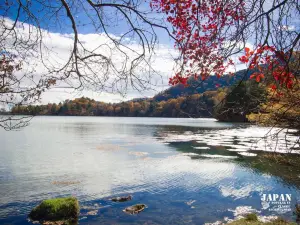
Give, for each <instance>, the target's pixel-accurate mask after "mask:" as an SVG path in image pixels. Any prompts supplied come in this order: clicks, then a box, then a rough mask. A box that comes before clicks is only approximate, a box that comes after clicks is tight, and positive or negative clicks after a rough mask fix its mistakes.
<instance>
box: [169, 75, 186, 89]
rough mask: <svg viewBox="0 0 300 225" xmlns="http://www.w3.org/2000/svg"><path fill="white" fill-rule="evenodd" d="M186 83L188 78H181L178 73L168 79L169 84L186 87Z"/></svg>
mask: <svg viewBox="0 0 300 225" xmlns="http://www.w3.org/2000/svg"><path fill="white" fill-rule="evenodd" d="M187 81H188V77H182V76H181V75H180V74H179V73H177V74H176V75H175V76H174V77H171V78H170V79H169V84H171V85H175V84H183V85H184V86H187Z"/></svg>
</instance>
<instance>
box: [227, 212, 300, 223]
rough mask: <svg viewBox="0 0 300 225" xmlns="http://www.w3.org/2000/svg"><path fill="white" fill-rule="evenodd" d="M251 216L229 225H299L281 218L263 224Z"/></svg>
mask: <svg viewBox="0 0 300 225" xmlns="http://www.w3.org/2000/svg"><path fill="white" fill-rule="evenodd" d="M249 215H251V216H250V217H248V216H249ZM249 215H247V216H246V218H243V219H239V220H236V221H233V222H231V223H228V225H297V224H296V223H292V222H288V221H286V220H283V219H281V218H278V219H276V220H273V221H271V222H266V223H263V222H260V221H258V219H257V216H256V215H255V214H249ZM253 215H255V216H253ZM249 219H250V220H249Z"/></svg>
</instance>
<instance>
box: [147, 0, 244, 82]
mask: <svg viewBox="0 0 300 225" xmlns="http://www.w3.org/2000/svg"><path fill="white" fill-rule="evenodd" d="M150 5H151V7H152V9H154V10H157V11H159V12H164V13H166V14H167V15H168V17H167V20H168V22H170V23H171V24H172V26H173V29H174V32H173V34H174V36H175V38H176V44H175V48H177V49H178V50H179V51H180V53H181V56H182V60H183V64H184V68H188V69H186V70H185V71H181V72H180V73H181V74H184V75H185V76H186V77H189V76H196V77H198V76H200V77H201V78H202V79H205V78H206V77H207V76H209V75H210V74H216V75H217V76H218V77H220V76H222V75H223V74H224V73H225V70H226V69H227V68H228V67H229V66H230V65H233V62H232V61H231V60H229V61H227V62H225V61H226V60H225V59H226V56H224V55H222V54H221V53H220V51H221V50H220V49H222V48H223V46H224V44H225V38H224V37H222V35H220V34H221V33H222V31H223V30H225V29H227V28H228V27H229V26H231V25H233V24H234V23H237V22H239V21H243V20H245V16H244V15H245V11H244V1H243V0H229V1H223V0H203V1H197V0H152V1H151V4H150ZM176 76H177V75H176ZM176 76H175V77H174V78H171V79H170V84H176V82H177V83H181V81H184V79H183V80H182V79H179V78H178V77H176Z"/></svg>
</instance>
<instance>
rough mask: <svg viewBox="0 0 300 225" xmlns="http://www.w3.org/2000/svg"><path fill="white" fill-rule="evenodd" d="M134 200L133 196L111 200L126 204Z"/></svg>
mask: <svg viewBox="0 0 300 225" xmlns="http://www.w3.org/2000/svg"><path fill="white" fill-rule="evenodd" d="M131 199H132V196H131V195H128V196H123V197H116V198H112V199H111V200H112V201H113V202H126V201H129V200H131Z"/></svg>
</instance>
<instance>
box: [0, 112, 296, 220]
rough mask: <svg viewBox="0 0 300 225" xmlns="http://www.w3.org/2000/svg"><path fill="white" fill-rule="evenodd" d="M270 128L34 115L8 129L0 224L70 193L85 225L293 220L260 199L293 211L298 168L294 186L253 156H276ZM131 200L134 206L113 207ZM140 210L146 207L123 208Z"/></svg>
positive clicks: (0, 173)
mask: <svg viewBox="0 0 300 225" xmlns="http://www.w3.org/2000/svg"><path fill="white" fill-rule="evenodd" d="M268 131H269V129H268V128H259V127H256V126H249V125H241V124H232V123H219V122H216V121H215V120H213V119H182V118H180V119H179V118H178V119H177V118H113V117H36V118H34V119H33V121H32V122H31V124H30V126H28V127H26V128H24V129H22V130H19V131H10V132H7V131H4V130H0V141H1V147H0V224H31V223H30V222H28V221H27V215H28V213H29V212H30V210H31V209H32V208H33V207H34V206H36V205H37V204H38V203H39V202H40V201H41V200H43V199H47V198H52V197H62V196H70V195H73V196H76V197H77V198H78V199H79V202H80V205H81V215H80V218H79V219H80V220H79V223H80V224H205V223H213V222H215V221H222V220H224V218H225V217H228V218H229V219H233V218H234V217H236V216H238V215H239V214H240V213H245V212H246V211H247V212H248V211H249V212H250V211H255V210H256V211H257V212H258V214H259V215H262V216H270V215H278V214H280V215H281V216H283V217H285V218H288V219H291V220H294V219H295V217H294V216H293V213H292V211H288V210H287V212H283V211H280V212H277V211H271V210H270V207H268V206H265V205H264V204H263V203H262V201H261V195H262V194H269V193H270V194H290V195H291V196H292V201H291V202H290V203H289V205H290V206H291V207H293V206H294V205H295V203H296V201H297V200H300V199H299V197H300V171H293V172H290V173H292V174H293V176H291V178H290V179H289V178H287V177H286V176H285V175H286V174H281V172H280V171H283V170H281V169H278V170H274V169H272V167H271V166H270V167H268V165H263V166H262V167H259V166H256V167H253V166H252V164H251V163H249V162H250V161H251V160H254V158H255V157H254V156H246V155H247V154H248V153H249V149H252V150H272V149H274V146H272V144H273V142H272V141H270V140H261V139H260V138H261V137H263V136H264V135H265V134H266V133H268ZM289 138H290V139H294V138H296V137H295V136H290V137H289ZM258 141H260V142H258ZM283 145H284V143H283V142H282V143H281V141H279V142H278V143H277V148H278V149H279V150H283V149H284V148H283ZM250 152H251V153H252V154H250V155H255V154H256V153H259V151H256V152H255V151H250ZM245 153H246V154H245ZM298 178H299V179H298ZM129 194H131V195H132V196H133V199H132V200H131V201H129V202H123V203H114V202H111V201H110V198H111V197H115V196H124V195H129ZM136 203H143V204H146V205H147V208H146V209H145V210H144V211H143V212H141V213H139V214H137V215H128V214H125V213H124V212H123V211H122V210H123V209H124V208H125V207H127V206H130V205H133V204H136ZM91 211H92V213H88V212H91ZM87 214H94V215H87Z"/></svg>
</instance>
